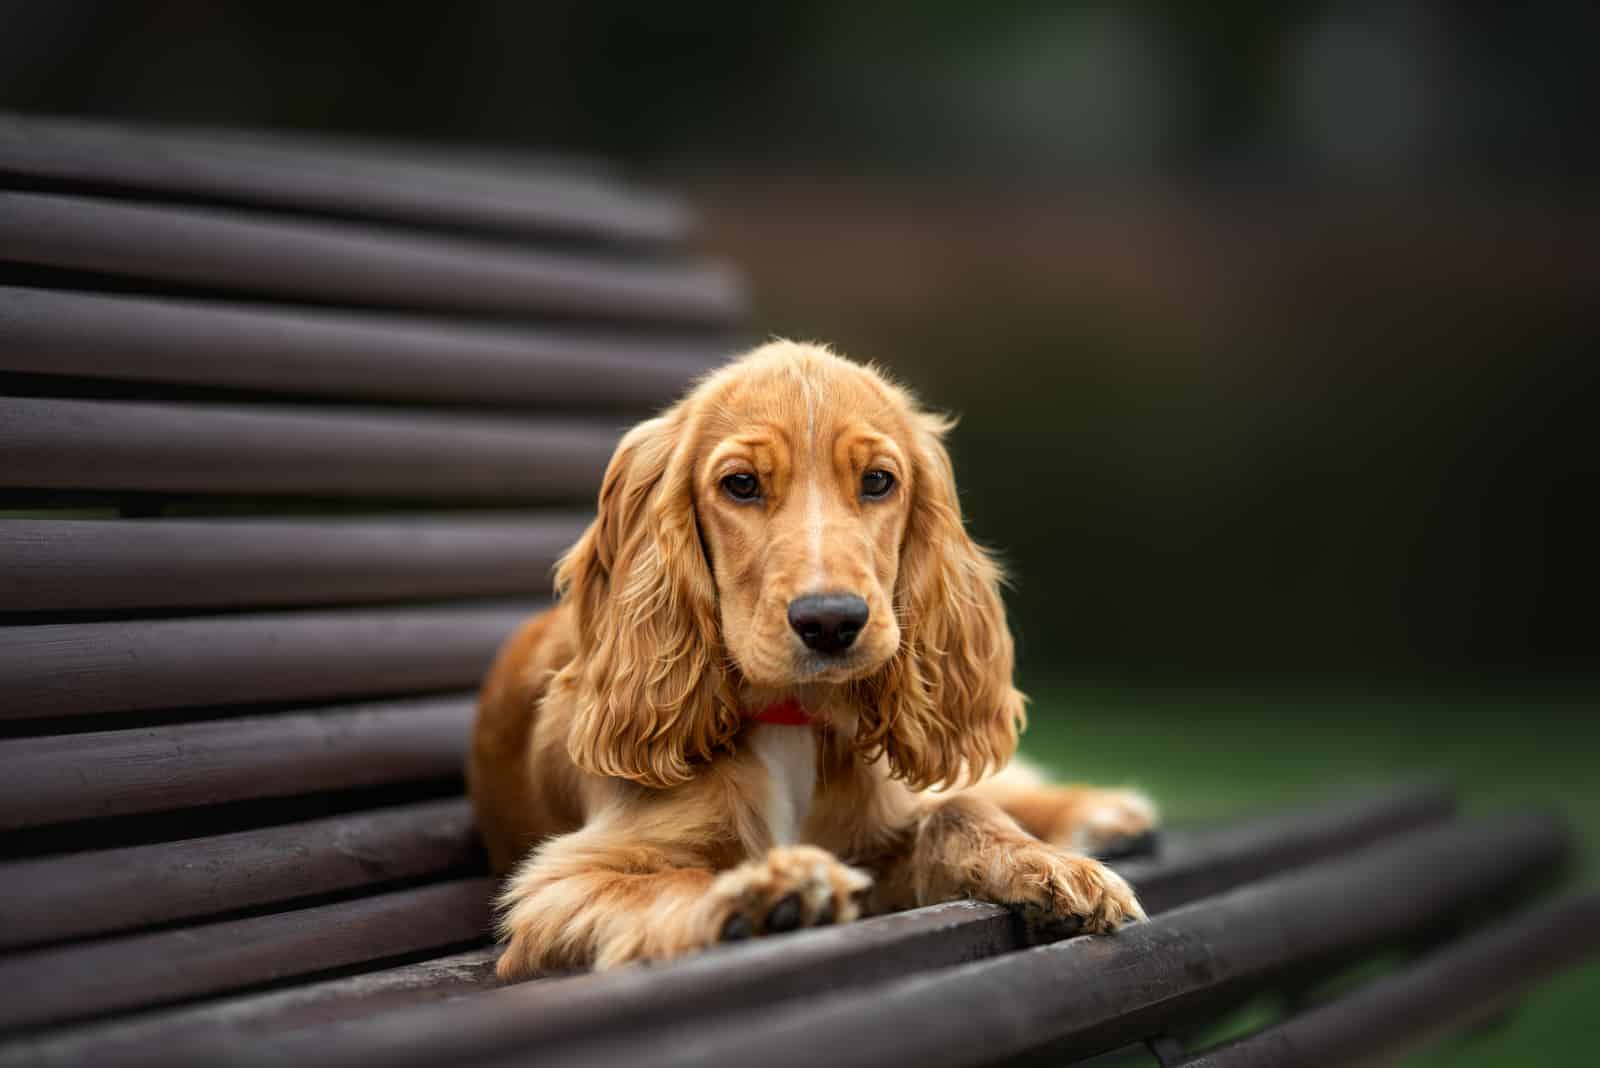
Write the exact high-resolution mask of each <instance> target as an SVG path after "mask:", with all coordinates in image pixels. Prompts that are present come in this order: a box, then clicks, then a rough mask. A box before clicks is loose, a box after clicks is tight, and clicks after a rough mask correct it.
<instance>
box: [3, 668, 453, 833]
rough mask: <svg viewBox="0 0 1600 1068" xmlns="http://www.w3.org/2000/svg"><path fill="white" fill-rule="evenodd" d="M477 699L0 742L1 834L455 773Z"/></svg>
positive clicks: (343, 708) (391, 703)
mask: <svg viewBox="0 0 1600 1068" xmlns="http://www.w3.org/2000/svg"><path fill="white" fill-rule="evenodd" d="M474 707H475V702H474V699H473V697H472V696H471V695H468V694H462V695H460V696H452V697H422V698H412V699H409V700H398V701H382V702H371V703H366V704H358V705H342V706H336V707H333V708H328V709H325V710H320V711H312V710H307V711H302V712H284V713H275V714H271V715H262V716H241V717H239V718H237V719H226V720H216V721H212V722H203V723H184V724H177V725H173V726H164V727H143V728H136V729H131V730H120V731H95V732H92V733H88V734H68V735H57V736H45V737H38V738H14V739H9V740H5V741H0V767H3V768H5V769H6V771H5V774H4V775H3V776H0V830H11V829H15V828H19V827H32V826H38V825H41V824H51V823H62V822H66V821H70V820H86V819H104V818H107V817H112V816H127V815H134V814H138V813H146V812H160V811H164V810H168V809H180V808H192V807H195V806H198V805H214V804H220V803H223V802H229V801H246V800H255V799H258V798H273V797H291V796H294V795H297V794H311V793H321V792H325V791H331V790H347V789H352V788H356V787H363V786H379V785H384V784H389V783H404V782H412V781H419V780H429V779H440V778H448V777H451V776H455V775H459V774H460V772H461V767H462V761H463V760H464V759H465V757H466V749H467V734H468V730H469V728H470V725H471V722H472V715H473V709H474Z"/></svg>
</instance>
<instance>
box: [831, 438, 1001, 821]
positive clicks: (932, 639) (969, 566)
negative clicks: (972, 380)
mask: <svg viewBox="0 0 1600 1068" xmlns="http://www.w3.org/2000/svg"><path fill="white" fill-rule="evenodd" d="M952 425H953V424H952V423H951V422H949V421H947V420H945V419H943V418H941V417H938V416H934V415H928V414H918V415H917V416H916V422H915V426H916V442H915V450H914V459H913V466H914V469H915V475H914V477H913V480H912V486H911V491H912V494H913V499H912V502H911V515H910V519H909V521H908V523H907V527H906V535H905V542H904V545H903V546H902V548H901V558H900V573H899V578H898V580H897V582H896V584H895V611H896V614H897V616H898V617H899V621H900V627H901V637H900V649H899V651H898V652H897V653H896V654H895V656H894V658H893V659H892V660H890V662H889V663H888V664H887V665H886V666H885V668H884V670H883V671H882V672H880V673H879V674H878V675H877V676H876V677H874V678H873V679H872V680H869V682H868V684H867V687H866V691H867V692H866V693H865V694H864V695H863V696H864V698H865V700H864V701H863V702H862V704H863V706H864V707H863V711H862V719H861V729H860V733H859V734H858V737H857V746H858V748H860V749H861V750H862V751H863V753H864V755H865V756H866V757H867V758H868V759H873V758H876V757H877V756H879V755H884V756H887V758H888V760H889V766H890V769H891V770H892V772H893V774H894V775H895V776H896V777H897V778H900V779H904V780H905V781H906V783H907V784H908V785H910V786H911V787H912V788H914V789H919V790H921V789H928V788H932V787H949V786H952V785H955V784H957V783H960V782H964V781H976V780H977V779H979V778H981V777H982V776H983V775H984V774H986V773H988V772H989V771H993V770H998V769H999V768H1001V767H1003V766H1004V765H1005V764H1006V762H1007V761H1008V760H1010V759H1011V755H1012V753H1013V752H1014V751H1015V750H1016V746H1017V736H1018V734H1019V733H1020V731H1021V729H1022V726H1023V724H1024V722H1025V713H1024V709H1023V702H1024V698H1023V696H1022V694H1021V693H1020V692H1018V691H1017V689H1016V688H1015V687H1013V686H1012V684H1011V672H1012V662H1013V659H1014V654H1013V649H1012V641H1011V631H1010V629H1009V628H1008V627H1007V626H1006V617H1005V606H1004V604H1003V603H1002V602H1001V600H1000V582H1001V572H1000V568H999V565H997V564H996V563H995V562H994V560H993V559H991V558H990V556H989V554H988V553H987V552H985V551H984V549H983V548H982V547H981V546H979V545H978V544H977V543H976V542H974V541H973V540H972V538H971V537H969V536H968V535H967V531H966V527H965V526H964V525H963V524H962V520H961V504H960V501H959V500H958V499H957V497H956V486H955V472H954V470H953V469H952V467H951V464H950V456H949V454H948V453H947V452H946V451H945V448H944V443H943V437H944V434H945V433H946V431H948V430H949V429H950V427H951V426H952Z"/></svg>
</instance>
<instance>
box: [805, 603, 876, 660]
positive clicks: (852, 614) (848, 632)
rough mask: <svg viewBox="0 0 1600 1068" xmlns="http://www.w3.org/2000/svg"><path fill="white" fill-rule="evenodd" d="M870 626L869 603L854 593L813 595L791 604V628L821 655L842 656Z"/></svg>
mask: <svg viewBox="0 0 1600 1068" xmlns="http://www.w3.org/2000/svg"><path fill="white" fill-rule="evenodd" d="M866 625H867V602H866V601H863V600H862V599H861V598H859V597H857V596H856V595H855V594H853V593H814V594H811V595H810V596H808V597H796V598H795V599H794V600H792V601H790V602H789V626H791V627H793V628H794V632H795V633H796V634H798V635H800V640H801V641H803V642H805V643H806V645H807V646H808V647H809V648H812V649H815V650H816V651H817V652H819V653H842V652H844V651H845V650H846V649H848V648H850V644H851V643H852V642H854V641H855V640H856V635H858V634H860V633H861V628H862V627H864V626H866Z"/></svg>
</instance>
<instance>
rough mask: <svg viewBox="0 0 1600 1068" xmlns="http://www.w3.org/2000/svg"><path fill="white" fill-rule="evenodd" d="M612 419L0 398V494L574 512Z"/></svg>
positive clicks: (595, 477) (602, 455)
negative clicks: (474, 503)
mask: <svg viewBox="0 0 1600 1068" xmlns="http://www.w3.org/2000/svg"><path fill="white" fill-rule="evenodd" d="M626 422H627V421H626V420H625V419H612V420H606V421H600V420H579V419H572V418H555V417H540V418H528V419H520V420H511V419H505V418H496V419H490V418H484V417H480V416H466V415H456V416H451V415H436V414H422V413H412V412H406V413H403V414H402V413H393V412H389V413H382V414H378V413H374V412H371V411H360V410H354V411H353V410H346V409H317V408H306V407H294V408H290V407H287V406H262V407H258V408H257V407H244V406H240V405H217V404H165V403H162V404H157V403H145V402H128V401H100V400H54V399H38V398H29V397H4V398H0V486H5V487H13V488H34V489H96V490H141V491H155V492H170V493H245V494H296V495H302V496H329V497H350V496H355V497H399V498H411V499H416V498H457V499H465V500H496V499H498V500H517V501H539V500H575V499H578V498H580V497H588V496H590V495H591V494H592V493H593V491H594V488H595V487H596V486H598V485H599V483H600V476H601V475H602V474H603V473H604V471H605V465H606V463H607V461H608V460H609V459H610V456H611V450H612V448H613V447H614V446H615V444H616V441H617V438H618V437H619V436H620V435H621V432H622V430H623V429H625V423H626Z"/></svg>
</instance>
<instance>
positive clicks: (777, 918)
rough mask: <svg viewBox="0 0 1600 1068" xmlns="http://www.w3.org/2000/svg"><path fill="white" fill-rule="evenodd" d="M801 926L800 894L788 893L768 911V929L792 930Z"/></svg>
mask: <svg viewBox="0 0 1600 1068" xmlns="http://www.w3.org/2000/svg"><path fill="white" fill-rule="evenodd" d="M799 926H800V895H799V894H788V895H786V896H785V897H783V898H782V899H781V900H779V902H778V903H777V904H776V905H774V906H772V911H771V912H769V913H767V930H769V931H774V932H777V931H792V930H794V929H795V928H796V927H799Z"/></svg>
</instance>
